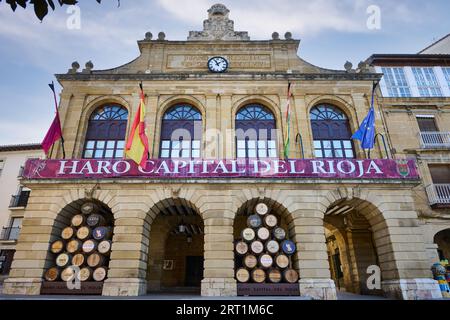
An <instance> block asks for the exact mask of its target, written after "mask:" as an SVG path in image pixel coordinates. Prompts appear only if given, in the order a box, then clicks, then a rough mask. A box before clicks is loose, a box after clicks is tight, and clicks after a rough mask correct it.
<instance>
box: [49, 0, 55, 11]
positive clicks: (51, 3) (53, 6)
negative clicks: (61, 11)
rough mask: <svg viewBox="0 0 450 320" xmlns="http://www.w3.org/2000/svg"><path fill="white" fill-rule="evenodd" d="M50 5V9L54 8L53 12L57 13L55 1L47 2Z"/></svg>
mask: <svg viewBox="0 0 450 320" xmlns="http://www.w3.org/2000/svg"><path fill="white" fill-rule="evenodd" d="M47 1H48V4H49V5H50V7H51V8H52V10H53V11H55V4H54V3H53V0H47Z"/></svg>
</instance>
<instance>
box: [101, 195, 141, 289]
mask: <svg viewBox="0 0 450 320" xmlns="http://www.w3.org/2000/svg"><path fill="white" fill-rule="evenodd" d="M137 206H138V205H134V204H129V203H127V204H126V206H124V207H123V208H121V209H120V210H115V211H116V212H117V213H116V214H115V226H114V236H113V244H112V250H111V260H110V262H109V271H108V279H106V280H105V283H104V286H103V293H102V294H103V295H104V296H139V295H143V294H145V293H146V292H147V282H146V269H147V253H148V246H149V239H148V235H149V233H150V230H149V229H150V227H149V225H148V223H147V222H146V221H145V217H146V212H145V211H144V210H142V209H140V208H138V207H137ZM133 207H134V209H133Z"/></svg>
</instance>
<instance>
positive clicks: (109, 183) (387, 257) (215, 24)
mask: <svg viewBox="0 0 450 320" xmlns="http://www.w3.org/2000/svg"><path fill="white" fill-rule="evenodd" d="M138 46H139V49H140V56H139V57H137V58H136V59H135V60H133V61H131V62H129V63H127V64H125V65H123V66H119V67H117V68H112V69H109V70H95V69H94V66H93V64H92V63H91V62H88V63H86V65H85V68H83V69H82V70H79V64H78V63H73V65H72V68H71V69H70V70H69V71H68V72H67V73H64V74H58V75H57V79H58V81H59V82H60V84H61V85H62V87H63V91H62V93H61V103H60V114H61V122H62V126H63V133H64V138H65V153H66V159H63V152H62V149H61V148H60V145H58V144H57V145H56V147H55V149H54V151H53V152H52V154H51V156H50V158H49V159H47V160H45V161H43V160H32V161H28V162H27V165H26V168H25V171H24V174H23V176H24V178H23V179H22V180H21V183H22V184H23V185H24V186H26V187H28V188H30V189H31V190H32V193H31V194H30V198H29V203H28V207H27V210H26V211H25V217H24V221H23V228H22V231H21V234H20V238H19V242H18V243H17V245H16V254H15V257H14V262H13V264H12V270H11V273H10V278H9V279H7V280H6V281H5V284H4V293H6V294H32V295H38V294H42V293H48V292H52V290H53V292H59V293H61V292H64V290H66V291H65V292H66V293H71V292H68V291H67V288H66V289H65V288H64V286H65V283H64V282H63V281H61V280H60V278H59V276H58V275H59V272H64V270H62V271H61V269H58V267H57V265H58V266H60V267H63V266H65V265H67V264H68V261H69V260H70V257H71V255H69V256H64V257H63V258H61V257H59V256H57V255H56V254H55V253H58V252H61V250H63V251H64V248H63V247H58V246H57V245H55V243H56V242H57V241H58V240H61V237H65V238H67V240H69V239H71V237H75V235H71V234H70V233H71V232H72V233H74V229H72V228H71V227H70V225H71V224H72V226H73V225H74V224H78V223H81V222H82V221H83V218H82V216H81V217H77V218H76V219H75V220H73V217H74V216H76V215H79V214H80V213H81V212H90V211H91V210H92V208H96V209H97V211H98V212H100V213H102V214H103V215H104V219H103V220H102V221H103V223H104V225H105V226H107V227H109V228H112V229H113V234H112V235H111V236H112V238H111V242H112V247H111V251H110V254H109V256H108V257H107V258H105V259H99V260H101V261H102V262H103V265H102V267H103V268H106V272H107V275H106V278H103V277H101V280H100V281H92V280H91V281H87V282H86V283H84V284H83V286H82V290H81V293H87V292H88V291H90V290H91V291H90V293H92V292H93V291H95V292H96V293H97V294H103V295H109V296H118V295H128V296H133V295H142V294H146V293H147V292H165V291H178V292H179V291H185V290H188V289H191V288H194V289H195V288H198V294H202V295H205V296H235V295H242V294H245V293H248V292H251V293H254V294H261V292H265V293H266V294H268V295H273V294H277V293H278V294H280V292H281V293H283V290H285V289H283V288H287V287H289V290H290V291H289V292H290V294H293V293H296V294H300V295H303V296H311V297H314V298H316V299H336V290H337V289H339V290H346V291H350V292H355V293H362V294H383V295H386V296H390V297H395V298H399V299H422V298H439V297H441V293H440V290H439V286H438V284H437V282H436V281H434V280H433V279H432V273H431V271H430V267H431V265H432V263H433V261H435V260H437V259H438V252H437V250H436V249H440V250H441V251H442V254H443V255H445V254H447V253H446V251H445V250H447V249H445V245H448V241H447V242H446V243H445V241H446V240H445V241H444V243H443V242H442V241H440V240H439V239H438V240H436V239H432V238H430V235H431V234H433V233H437V232H439V231H441V230H444V229H448V228H449V224H448V223H447V220H445V217H446V215H448V211H446V210H448V209H445V208H443V207H445V205H446V203H445V201H446V200H445V199H446V198H445V192H447V191H446V190H447V183H448V182H446V181H447V180H445V179H446V177H447V174H446V172H447V171H445V170H447V167H446V163H448V160H446V159H448V150H447V149H448V140H446V139H448V131H450V128H449V127H448V124H449V121H448V119H447V118H446V117H447V113H448V108H449V103H448V98H447V97H448V93H449V88H448V86H447V87H444V85H448V83H446V82H445V79H447V80H448V78H446V74H447V75H448V73H446V72H447V71H448V70H447V69H445V68H442V65H443V64H442V62H443V61H447V60H446V59H447V57H438V58H437V57H429V56H421V57H416V56H415V57H411V58H407V57H403V58H401V59H400V60H396V58H395V57H384V56H373V57H372V58H371V59H369V61H368V62H367V63H365V62H361V63H360V64H359V65H358V67H357V68H353V66H352V65H351V64H350V63H346V64H345V70H329V69H324V68H320V67H317V66H314V65H312V64H310V63H308V62H306V61H305V60H303V59H302V58H300V57H299V56H298V55H297V53H298V52H300V53H301V48H300V40H296V39H293V38H292V35H291V34H290V33H289V32H287V33H286V34H285V35H284V38H280V36H279V34H278V33H276V32H274V33H273V34H272V39H270V40H258V41H254V40H251V39H250V37H249V35H248V33H247V32H241V31H235V30H234V24H233V21H232V20H230V19H229V10H228V9H227V8H226V7H225V6H224V5H221V4H217V5H214V6H212V7H211V8H210V9H209V10H208V19H207V20H205V21H204V24H203V30H202V31H191V32H190V33H189V36H188V38H187V41H169V40H167V39H166V38H165V34H164V33H163V32H160V33H159V34H158V35H157V37H156V38H155V39H154V38H153V35H152V34H151V33H147V34H146V35H145V39H143V40H140V41H138ZM299 49H300V50H299ZM389 59H390V60H389ZM392 59H394V60H392ZM408 59H412V60H408ZM427 59H429V60H427ZM436 59H438V60H436ZM399 61H401V63H400V62H399ZM410 61H411V63H410ZM397 63H400V64H399V65H397ZM369 64H372V65H373V66H374V67H373V66H370V65H369ZM422 64H424V65H422ZM411 67H414V68H411ZM416 67H420V68H416ZM382 68H385V70H383V69H382ZM416 69H417V70H416ZM438 71H439V72H438ZM432 72H435V73H434V77H433V76H432ZM383 73H384V74H385V76H384V78H383V79H384V80H383V81H382V85H381V94H379V95H378V98H377V99H375V104H374V108H375V114H376V128H377V133H379V135H377V143H376V145H375V148H374V149H372V150H371V152H370V153H368V152H367V150H363V149H362V148H361V147H360V144H359V142H357V141H354V140H352V139H351V136H352V133H353V132H355V131H356V130H357V129H358V127H359V125H360V123H361V122H362V120H363V119H364V118H365V117H366V115H367V114H368V112H369V110H370V107H371V96H372V87H373V84H374V82H378V81H380V80H381V79H382V77H383ZM408 77H409V78H408ZM415 77H417V78H415ZM408 79H418V80H417V82H416V83H417V86H415V87H414V85H413V83H411V84H410V85H409V82H407V81H408ZM434 81H439V82H438V84H439V85H437V84H436V83H435V82H434ZM140 82H142V85H143V89H144V92H145V103H146V106H147V114H146V131H147V134H148V136H149V148H150V151H149V155H150V160H149V161H148V162H147V164H146V166H144V167H138V166H137V165H136V164H135V163H134V162H132V161H130V160H124V159H123V156H124V152H123V151H124V146H125V141H127V139H128V137H129V135H130V129H131V124H132V122H133V119H134V118H135V116H136V113H137V110H138V106H139V103H140V92H139V91H140V90H139V83H140ZM289 84H291V92H292V97H290V98H288V94H287V92H288V85H289ZM438 87H439V88H438ZM408 90H409V91H408ZM439 90H440V91H439ZM421 94H423V95H426V97H422V96H421ZM415 95H417V96H415ZM409 96H411V97H409ZM288 106H290V107H289V110H290V113H289V112H288ZM287 114H290V116H286V115H287ZM416 118H417V120H416ZM433 118H434V119H435V120H437V124H436V126H437V128H431V125H432V124H431V120H430V119H433ZM289 119H290V120H289ZM421 119H424V120H423V122H421V121H422V120H421ZM421 126H423V128H424V129H427V130H423V131H422V130H420V128H421ZM428 129H433V130H428ZM430 132H431V133H430ZM383 140H384V142H385V143H383ZM285 145H288V146H289V148H288V154H287V155H286V156H285V152H284V151H285V149H286V148H285ZM417 166H418V168H419V169H417ZM433 166H436V170H437V171H433V170H434V169H433V168H434V167H433ZM419 171H420V172H419ZM438 172H440V173H438ZM419 173H420V174H419ZM433 175H435V178H437V179H438V180H433V179H435V178H433ZM421 176H422V177H423V179H424V183H423V182H422V180H421V179H420V177H421ZM441 185H442V187H441ZM86 203H87V204H86ZM258 203H264V204H266V205H267V207H268V208H269V211H270V213H271V214H273V215H274V216H275V217H276V218H277V221H278V224H279V225H280V226H281V227H282V228H283V229H284V230H285V231H286V237H287V238H288V239H289V240H290V241H292V242H293V243H294V244H295V248H296V252H295V253H293V254H292V255H291V256H290V258H289V262H290V263H289V267H290V268H292V269H294V270H295V271H297V272H298V274H299V275H300V279H299V280H298V283H297V281H295V283H289V284H286V283H283V284H282V285H277V284H273V283H269V282H270V281H268V280H266V281H263V283H261V284H260V285H259V286H258V285H257V284H255V283H253V284H249V283H245V281H243V282H241V281H238V280H237V278H236V271H237V268H239V267H241V266H240V265H239V263H238V261H240V260H242V257H238V256H237V255H236V253H235V244H236V241H240V240H242V237H243V235H242V233H241V231H242V230H243V229H244V228H245V227H246V225H247V219H248V216H249V215H252V214H254V213H255V206H256V205H257V204H258ZM74 221H75V222H74ZM68 227H69V229H67V228H68ZM64 230H65V231H64ZM67 230H68V231H67ZM71 230H72V231H71ZM84 231H86V229H84ZM84 231H83V234H82V235H81V236H82V237H83V238H84V239H85V238H86V237H89V233H88V232H84ZM67 232H69V235H67ZM96 235H97V234H96ZM100 235H101V234H100ZM77 236H78V237H80V235H77ZM63 243H64V241H63ZM60 244H61V243H60ZM76 244H77V242H75V245H76ZM71 248H73V246H72V245H71ZM74 248H75V251H74V253H76V250H77V249H76V246H75V247H74ZM266 249H267V248H266ZM99 250H100V249H99ZM253 250H255V249H254V248H253ZM79 258H80V257H79ZM77 261H78V263H79V264H80V266H83V261H82V257H81V258H80V259H78V258H77ZM94 262H96V261H94ZM91 263H92V264H95V263H93V262H92V261H91ZM52 268H53V269H52ZM377 268H379V269H380V279H379V280H380V281H379V282H380V286H379V287H378V286H375V287H372V286H369V285H368V278H369V276H370V275H371V274H372V273H373V272H374V271H376V269H377ZM51 269H52V270H53V271H52V272H50V273H49V270H51ZM371 270H372V271H371ZM263 273H264V272H263ZM44 275H45V278H44ZM88 278H89V277H87V278H86V279H88ZM98 279H100V278H98ZM55 280H56V281H55ZM58 290H59V291H58ZM83 290H84V291H83ZM72 293H73V291H72Z"/></svg>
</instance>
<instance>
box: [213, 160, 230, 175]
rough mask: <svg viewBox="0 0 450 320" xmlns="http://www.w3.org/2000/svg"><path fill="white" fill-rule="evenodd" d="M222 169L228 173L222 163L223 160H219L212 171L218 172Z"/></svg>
mask: <svg viewBox="0 0 450 320" xmlns="http://www.w3.org/2000/svg"><path fill="white" fill-rule="evenodd" d="M219 169H220V170H222V172H223V173H229V171H228V169H227V167H226V166H225V164H224V163H223V161H219V163H218V164H217V166H216V169H214V171H213V173H218V170H219Z"/></svg>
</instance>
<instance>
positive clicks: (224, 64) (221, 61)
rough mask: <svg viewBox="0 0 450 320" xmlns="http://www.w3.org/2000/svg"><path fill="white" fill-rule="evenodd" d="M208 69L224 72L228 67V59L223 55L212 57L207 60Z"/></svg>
mask: <svg viewBox="0 0 450 320" xmlns="http://www.w3.org/2000/svg"><path fill="white" fill-rule="evenodd" d="M208 69H209V70H210V71H211V72H216V73H221V72H225V71H226V70H227V69H228V61H227V60H226V59H225V58H223V57H213V58H211V59H209V60H208Z"/></svg>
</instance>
